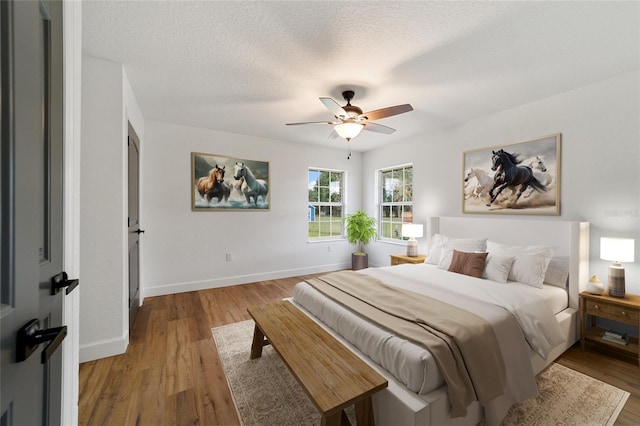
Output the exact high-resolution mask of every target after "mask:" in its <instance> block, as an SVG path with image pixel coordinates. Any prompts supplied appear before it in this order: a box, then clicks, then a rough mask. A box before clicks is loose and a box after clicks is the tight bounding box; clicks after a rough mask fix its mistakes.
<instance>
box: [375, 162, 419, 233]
mask: <svg viewBox="0 0 640 426" xmlns="http://www.w3.org/2000/svg"><path fill="white" fill-rule="evenodd" d="M378 182H379V183H380V216H379V217H380V226H379V227H378V229H379V234H380V238H381V239H391V240H402V239H403V238H402V223H403V222H404V223H412V222H413V165H411V164H408V165H404V166H397V167H394V168H390V169H383V170H380V175H379V181H378Z"/></svg>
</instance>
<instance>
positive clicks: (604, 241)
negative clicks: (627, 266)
mask: <svg viewBox="0 0 640 426" xmlns="http://www.w3.org/2000/svg"><path fill="white" fill-rule="evenodd" d="M634 245H635V240H634V239H633V238H608V237H602V238H600V259H603V260H610V261H612V262H633V261H634V259H635V257H634V251H633V250H634Z"/></svg>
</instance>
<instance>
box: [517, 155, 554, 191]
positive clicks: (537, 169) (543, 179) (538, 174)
mask: <svg viewBox="0 0 640 426" xmlns="http://www.w3.org/2000/svg"><path fill="white" fill-rule="evenodd" d="M522 164H524V165H525V166H527V167H531V170H533V177H535V178H536V179H538V182H540V183H541V184H542V185H544V187H545V188H549V187H550V186H551V184H552V183H553V176H551V174H549V173H547V166H546V165H545V164H544V157H543V156H542V155H536V156H535V157H531V158H528V159H526V160H525V161H523V162H522ZM531 194H533V189H532V190H530V191H529V192H528V193H527V195H525V196H524V198H528V197H530V196H531Z"/></svg>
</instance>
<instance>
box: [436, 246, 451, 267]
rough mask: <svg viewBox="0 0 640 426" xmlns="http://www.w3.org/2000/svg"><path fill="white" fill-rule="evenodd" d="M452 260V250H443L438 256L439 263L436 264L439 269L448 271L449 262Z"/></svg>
mask: <svg viewBox="0 0 640 426" xmlns="http://www.w3.org/2000/svg"><path fill="white" fill-rule="evenodd" d="M452 260H453V249H443V250H442V255H441V256H440V262H438V268H439V269H449V266H450V265H451V261H452Z"/></svg>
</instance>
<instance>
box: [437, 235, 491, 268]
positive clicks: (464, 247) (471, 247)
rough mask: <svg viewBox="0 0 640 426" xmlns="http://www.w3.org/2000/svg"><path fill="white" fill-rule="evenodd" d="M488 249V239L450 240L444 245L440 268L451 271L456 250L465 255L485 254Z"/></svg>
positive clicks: (439, 262)
mask: <svg viewBox="0 0 640 426" xmlns="http://www.w3.org/2000/svg"><path fill="white" fill-rule="evenodd" d="M486 247H487V239H486V238H455V239H454V238H449V239H448V241H446V242H445V243H444V244H443V245H442V253H441V255H440V260H439V261H438V268H440V269H449V266H450V265H451V259H453V250H454V249H455V250H458V251H462V252H465V253H474V252H478V253H484V251H485V248H486Z"/></svg>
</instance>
